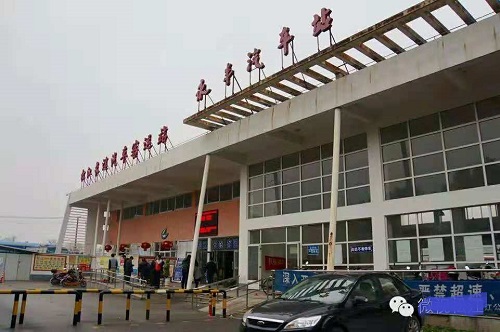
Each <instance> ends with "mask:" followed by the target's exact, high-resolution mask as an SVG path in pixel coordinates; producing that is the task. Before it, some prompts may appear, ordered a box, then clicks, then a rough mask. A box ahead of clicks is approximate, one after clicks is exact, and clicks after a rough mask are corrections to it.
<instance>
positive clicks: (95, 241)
mask: <svg viewBox="0 0 500 332" xmlns="http://www.w3.org/2000/svg"><path fill="white" fill-rule="evenodd" d="M100 218H101V204H100V203H97V213H96V220H95V231H94V245H93V246H92V256H95V255H96V252H97V234H98V233H99V219H100Z"/></svg>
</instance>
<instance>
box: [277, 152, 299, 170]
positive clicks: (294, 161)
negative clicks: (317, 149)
mask: <svg viewBox="0 0 500 332" xmlns="http://www.w3.org/2000/svg"><path fill="white" fill-rule="evenodd" d="M281 159H282V160H281V162H282V164H283V168H289V167H293V166H298V165H299V163H300V154H299V153H292V154H288V155H286V156H283V157H282V158H281Z"/></svg>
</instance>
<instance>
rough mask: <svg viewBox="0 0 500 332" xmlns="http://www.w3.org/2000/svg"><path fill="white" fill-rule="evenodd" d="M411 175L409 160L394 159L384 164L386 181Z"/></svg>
mask: <svg viewBox="0 0 500 332" xmlns="http://www.w3.org/2000/svg"><path fill="white" fill-rule="evenodd" d="M410 176H411V168H410V161H409V160H402V161H396V162H393V163H390V164H385V165H384V179H385V180H386V181H389V180H396V179H401V178H407V177H410Z"/></svg>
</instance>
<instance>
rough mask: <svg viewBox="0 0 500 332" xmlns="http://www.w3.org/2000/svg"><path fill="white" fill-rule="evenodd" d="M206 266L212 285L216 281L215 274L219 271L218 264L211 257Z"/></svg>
mask: <svg viewBox="0 0 500 332" xmlns="http://www.w3.org/2000/svg"><path fill="white" fill-rule="evenodd" d="M205 268H206V270H207V282H208V284H209V285H210V284H212V283H213V282H214V276H215V274H216V273H217V265H216V264H215V262H214V261H213V259H210V261H209V262H208V263H207V265H206V266H205Z"/></svg>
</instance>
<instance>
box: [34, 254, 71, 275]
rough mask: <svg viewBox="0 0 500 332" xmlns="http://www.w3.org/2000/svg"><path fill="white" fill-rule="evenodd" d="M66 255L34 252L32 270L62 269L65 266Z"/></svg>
mask: <svg viewBox="0 0 500 332" xmlns="http://www.w3.org/2000/svg"><path fill="white" fill-rule="evenodd" d="M66 258H67V257H66V256H61V255H46V254H36V255H35V259H34V260H33V271H50V270H53V269H56V270H62V269H64V268H65V267H66Z"/></svg>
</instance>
